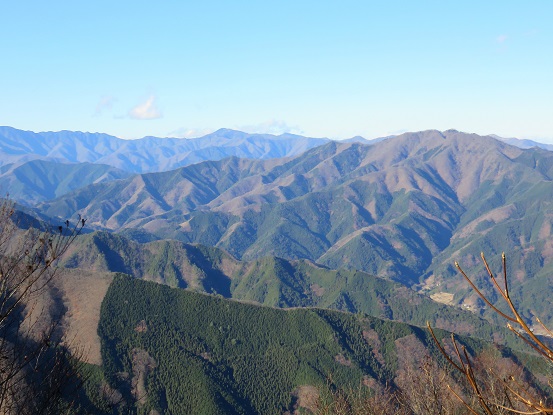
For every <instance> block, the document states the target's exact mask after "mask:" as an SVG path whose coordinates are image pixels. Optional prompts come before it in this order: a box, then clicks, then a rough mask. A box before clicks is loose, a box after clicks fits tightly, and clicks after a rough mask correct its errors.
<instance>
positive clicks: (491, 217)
mask: <svg viewBox="0 0 553 415" xmlns="http://www.w3.org/2000/svg"><path fill="white" fill-rule="evenodd" d="M552 177H553V153H552V152H549V151H545V150H542V149H537V148H532V149H527V150H524V149H520V148H517V147H513V146H510V145H508V144H506V143H503V142H501V141H498V140H496V139H494V138H492V137H481V136H477V135H474V134H465V133H460V132H458V131H455V130H449V131H445V132H439V131H425V132H419V133H407V134H402V135H400V136H397V137H393V138H389V139H386V140H383V141H381V142H377V143H375V144H372V145H362V144H359V143H337V142H329V143H327V144H325V145H322V146H318V147H316V148H313V149H311V150H308V151H306V152H305V153H302V154H301V155H298V156H296V157H294V158H284V159H271V160H252V159H239V158H233V157H231V158H226V159H224V160H219V161H207V162H203V163H198V164H194V165H190V166H186V167H183V168H180V169H177V170H173V171H168V172H162V173H150V174H142V175H134V176H132V177H129V178H126V179H121V180H116V181H111V182H102V183H97V184H91V185H89V186H86V187H84V188H81V189H78V190H76V191H73V192H71V193H69V194H66V195H65V196H62V197H60V198H58V199H55V200H52V201H48V202H45V203H43V204H42V205H40V209H41V210H42V212H44V213H45V214H47V215H50V216H59V217H62V218H64V217H68V216H70V215H72V214H74V212H80V213H81V214H83V216H85V217H87V218H88V220H89V222H88V223H90V226H92V227H97V228H100V229H108V230H111V231H116V232H122V233H123V234H125V235H128V236H130V237H133V238H135V239H136V240H139V241H148V240H155V239H164V238H172V239H178V240H181V241H183V242H188V243H201V244H204V245H209V246H217V247H219V248H222V249H224V250H226V251H228V252H229V253H231V254H232V255H233V256H235V257H236V258H239V259H243V260H253V259H256V258H260V257H263V256H266V255H274V256H278V257H283V258H288V259H308V260H310V261H313V262H316V263H320V264H323V265H325V266H327V267H330V268H333V269H337V268H344V267H346V268H350V269H359V270H363V271H365V272H369V273H371V274H374V275H378V276H381V277H385V278H390V279H393V280H395V281H399V282H402V283H404V284H407V285H409V286H413V287H416V288H417V289H420V290H422V291H424V292H428V293H429V294H433V295H441V294H443V295H445V296H446V297H447V298H449V300H448V301H451V302H452V303H457V304H461V303H462V304H464V306H465V307H467V308H471V309H475V310H476V309H478V307H479V303H478V301H477V300H476V299H475V298H474V297H473V296H472V295H469V294H468V291H466V290H465V288H463V287H465V285H464V284H463V283H462V282H461V280H460V279H459V277H458V276H457V273H456V271H455V270H454V268H453V266H452V264H453V262H454V261H458V262H460V263H461V264H466V266H467V268H468V270H469V271H475V270H477V269H479V267H478V261H477V258H478V256H479V253H480V251H485V252H486V253H488V254H489V255H494V254H497V253H500V252H501V251H503V250H504V251H506V252H508V253H510V258H511V262H510V269H512V270H513V272H517V279H516V281H515V282H514V284H517V283H518V284H520V287H521V288H520V289H521V290H524V291H525V292H532V295H533V296H534V298H533V301H531V302H530V301H529V299H528V297H524V296H523V299H522V300H521V301H522V302H523V303H524V302H526V301H528V302H527V303H525V304H526V306H527V308H526V309H525V310H526V315H527V316H531V315H532V314H533V313H534V311H536V310H539V309H543V308H544V307H545V303H546V301H547V298H549V297H548V296H549V295H551V294H553V293H552V292H551V289H550V288H548V287H547V288H540V287H543V285H544V284H545V285H546V286H549V284H546V283H545V281H546V279H547V278H549V277H548V275H551V272H552V271H553V260H552V258H551V257H550V255H548V252H549V250H551V249H552V248H551V246H552V245H551V241H550V235H551V226H552V219H553V204H552V201H553V199H552V197H551V195H552V194H553V182H552ZM515 270H516V271H515ZM522 287H524V288H522ZM438 298H443V297H438ZM532 310H534V311H532ZM548 318H553V316H549V317H548Z"/></svg>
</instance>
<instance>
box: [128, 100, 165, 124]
mask: <svg viewBox="0 0 553 415" xmlns="http://www.w3.org/2000/svg"><path fill="white" fill-rule="evenodd" d="M127 115H128V116H129V118H132V119H133V120H155V119H157V118H161V117H163V114H162V113H161V111H160V110H159V108H158V107H157V103H156V97H155V95H150V96H149V97H148V99H146V101H144V102H142V103H140V104H138V105H137V106H135V107H134V108H132V109H131V110H130V111H129V112H128V114H127Z"/></svg>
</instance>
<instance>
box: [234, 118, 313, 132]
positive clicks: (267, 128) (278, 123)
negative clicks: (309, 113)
mask: <svg viewBox="0 0 553 415" xmlns="http://www.w3.org/2000/svg"><path fill="white" fill-rule="evenodd" d="M236 129H238V130H240V131H244V132H246V133H250V134H274V135H279V134H284V133H291V134H303V131H302V130H301V129H300V128H299V126H296V125H295V126H290V125H288V124H286V122H285V121H283V120H276V119H274V118H273V119H271V120H267V121H264V122H262V123H259V124H255V125H242V126H239V127H236Z"/></svg>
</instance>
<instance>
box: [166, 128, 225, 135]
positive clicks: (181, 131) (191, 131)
mask: <svg viewBox="0 0 553 415" xmlns="http://www.w3.org/2000/svg"><path fill="white" fill-rule="evenodd" d="M213 131H215V130H214V129H213V128H186V127H181V128H177V129H176V130H173V131H171V132H169V133H167V137H174V138H196V137H203V136H204V135H207V134H209V133H212V132H213Z"/></svg>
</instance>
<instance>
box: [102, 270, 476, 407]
mask: <svg viewBox="0 0 553 415" xmlns="http://www.w3.org/2000/svg"><path fill="white" fill-rule="evenodd" d="M98 332H99V334H100V336H101V339H102V357H103V359H104V370H105V378H106V379H107V381H108V383H109V385H110V388H111V389H110V390H111V391H112V395H111V396H112V397H113V396H115V395H116V394H121V395H120V396H121V399H119V401H118V402H117V404H118V405H116V410H117V411H119V412H121V413H122V412H125V411H127V410H131V412H134V411H136V412H137V413H145V414H147V413H150V412H149V411H150V410H155V411H157V412H158V413H160V414H169V413H175V414H176V413H179V414H184V413H186V414H192V413H195V414H263V415H271V414H275V415H276V414H282V413H283V412H284V411H285V410H287V409H290V408H291V407H292V406H293V405H294V391H297V390H298V388H300V387H302V386H307V385H311V386H316V387H317V388H324V387H326V386H325V385H328V380H329V379H331V384H332V385H334V386H339V387H346V386H348V385H349V386H352V387H357V386H358V385H359V384H360V383H365V384H371V383H372V382H376V383H377V384H378V383H381V384H385V383H393V379H394V377H395V375H396V372H397V370H398V367H399V366H400V363H399V361H398V358H399V356H402V355H409V356H410V359H416V356H417V355H419V354H421V353H422V354H423V355H424V354H425V353H430V354H432V355H435V356H438V353H436V349H435V348H434V346H433V341H432V339H431V338H430V336H429V333H428V332H427V331H426V330H424V329H421V328H416V327H413V326H408V325H406V324H402V323H395V322H390V321H384V320H379V319H376V318H373V317H369V316H361V315H353V314H348V313H342V312H337V311H327V310H323V309H293V310H277V309H273V308H267V307H261V306H255V305H251V304H244V303H240V302H235V301H229V300H225V299H222V298H219V297H217V296H209V295H203V294H198V293H193V292H189V291H186V290H180V289H171V288H169V287H167V286H164V285H159V284H156V283H151V282H145V281H140V280H137V279H133V278H131V277H128V276H123V275H120V276H118V277H116V278H115V279H114V281H113V283H112V285H111V286H110V288H109V290H108V292H107V294H106V297H105V299H104V302H103V304H102V310H101V320H100V324H99V328H98ZM443 334H444V333H442V332H440V334H439V335H440V336H442V335H443ZM463 341H464V343H465V344H466V345H467V346H468V348H469V351H470V352H471V353H474V352H477V351H480V350H482V348H483V347H484V344H483V343H479V342H477V341H474V340H470V339H464V340H463ZM424 350H426V352H425V351H424ZM107 389H108V388H105V389H104V390H107ZM117 396H119V395H117Z"/></svg>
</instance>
